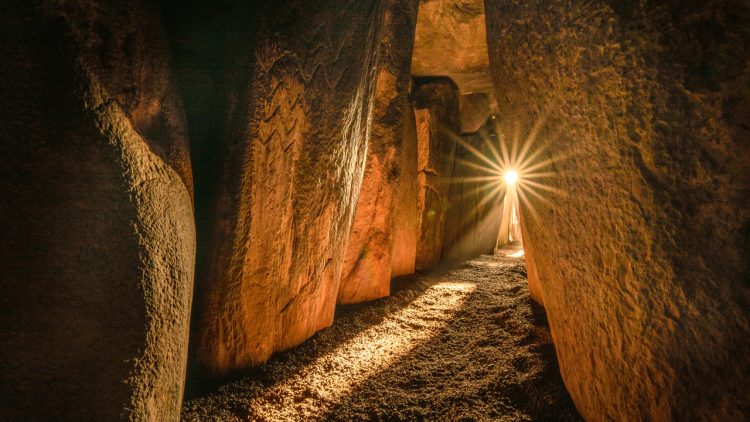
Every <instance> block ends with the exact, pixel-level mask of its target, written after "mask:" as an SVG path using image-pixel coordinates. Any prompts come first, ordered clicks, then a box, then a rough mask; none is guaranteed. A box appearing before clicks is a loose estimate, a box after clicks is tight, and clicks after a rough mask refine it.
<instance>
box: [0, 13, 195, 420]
mask: <svg viewBox="0 0 750 422" xmlns="http://www.w3.org/2000/svg"><path fill="white" fill-rule="evenodd" d="M3 12H4V15H3V19H2V22H0V39H2V43H0V49H1V51H0V54H1V55H2V57H3V59H2V60H0V197H1V198H2V200H1V201H0V221H2V222H3V225H4V226H3V229H2V230H1V231H0V232H2V233H1V234H0V256H2V265H0V310H2V311H0V344H1V345H2V346H0V419H3V420H120V419H131V420H159V421H169V420H174V421H176V420H178V419H179V413H180V407H181V402H182V392H183V385H184V381H185V365H186V359H187V345H188V343H187V342H188V325H189V321H188V320H189V316H190V301H191V295H192V287H193V267H194V254H195V229H194V223H193V213H192V198H191V195H192V192H191V190H192V181H191V173H190V161H189V158H188V157H189V156H188V140H187V136H186V129H185V123H184V121H183V115H182V109H181V105H180V100H179V98H178V96H177V95H176V91H175V89H174V88H173V83H172V79H171V77H170V66H169V61H168V57H169V55H168V54H167V49H166V46H165V39H164V36H163V28H162V26H161V20H160V18H159V14H158V11H157V10H155V9H154V8H153V7H152V6H151V5H150V4H146V3H143V2H140V1H117V0H114V1H107V2H101V3H98V4H95V5H92V4H89V3H88V2H76V1H70V2H28V1H12V2H11V4H5V5H4V7H3Z"/></svg>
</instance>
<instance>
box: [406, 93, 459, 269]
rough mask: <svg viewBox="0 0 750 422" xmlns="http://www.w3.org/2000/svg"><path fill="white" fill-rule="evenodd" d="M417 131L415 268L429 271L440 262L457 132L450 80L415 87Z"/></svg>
mask: <svg viewBox="0 0 750 422" xmlns="http://www.w3.org/2000/svg"><path fill="white" fill-rule="evenodd" d="M412 96H413V103H414V109H415V116H416V130H417V132H416V133H417V149H418V154H417V159H418V163H417V169H418V173H417V183H418V194H417V215H418V218H419V221H418V229H417V233H418V236H419V237H418V241H417V259H416V268H417V269H418V270H428V269H431V268H435V266H437V264H438V263H439V262H440V252H441V249H442V245H443V232H444V228H445V211H446V209H447V207H448V189H449V186H450V185H449V183H448V181H449V179H450V175H451V171H452V170H453V159H454V153H455V150H456V142H455V140H454V138H453V137H454V136H456V133H458V101H457V99H456V87H455V85H454V84H453V82H452V81H450V80H449V79H430V80H429V81H426V82H423V83H422V84H420V85H419V86H418V87H416V88H415V90H414V92H413V94H412Z"/></svg>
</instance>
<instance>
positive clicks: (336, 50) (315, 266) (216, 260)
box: [191, 0, 383, 376]
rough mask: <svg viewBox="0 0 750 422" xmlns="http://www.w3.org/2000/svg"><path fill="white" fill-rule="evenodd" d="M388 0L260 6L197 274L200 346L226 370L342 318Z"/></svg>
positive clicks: (202, 358) (241, 52)
mask: <svg viewBox="0 0 750 422" xmlns="http://www.w3.org/2000/svg"><path fill="white" fill-rule="evenodd" d="M382 12H383V10H382V7H381V2H377V1H359V0H357V1H354V0H352V1H345V2H319V3H317V2H316V3H311V2H306V1H288V2H281V3H273V4H271V3H269V4H266V5H263V6H260V7H256V8H255V9H254V10H253V13H254V14H255V18H249V19H247V20H245V21H244V22H239V25H240V26H241V27H244V28H248V27H249V28H252V29H253V33H252V34H250V35H249V36H248V40H249V41H248V42H247V43H246V44H242V42H244V41H242V42H240V43H239V45H237V47H236V48H235V50H233V52H232V54H233V55H234V56H233V57H240V58H241V57H247V58H249V63H248V66H245V65H244V63H242V61H239V62H238V63H229V64H228V65H227V66H228V68H227V69H226V70H225V72H226V74H228V75H229V81H230V82H228V83H230V88H229V92H230V93H229V95H228V101H227V104H226V105H225V107H226V109H227V110H228V116H227V123H226V126H225V127H226V128H227V130H226V138H225V140H224V141H223V142H224V145H223V146H222V150H221V151H220V152H219V157H220V159H219V161H218V162H219V163H221V164H220V165H219V166H218V168H217V170H218V171H219V172H220V173H221V176H219V177H218V182H217V183H218V187H217V188H216V193H215V196H214V197H215V201H216V208H215V210H214V211H213V214H212V217H210V224H211V228H210V234H209V235H208V236H207V237H208V241H207V247H206V249H205V250H204V252H205V253H204V254H203V257H202V258H203V259H205V260H206V263H205V267H204V268H203V269H202V273H200V274H198V278H199V279H198V284H199V286H200V290H199V292H200V297H197V298H196V300H197V301H199V302H198V303H197V304H196V309H195V313H196V322H195V334H194V335H193V336H192V340H191V341H193V343H194V348H193V351H194V355H193V356H194V359H195V363H196V366H197V368H199V370H200V371H201V373H203V374H205V375H209V376H221V375H224V374H227V373H228V372H230V371H233V370H237V369H240V368H246V367H249V366H253V365H258V364H261V363H263V362H264V361H265V360H266V359H268V357H269V356H270V355H271V354H272V353H273V352H274V351H277V350H284V349H287V348H289V347H292V346H295V345H297V344H299V343H301V342H302V341H303V340H305V339H306V338H308V337H309V336H311V335H312V334H314V333H315V332H316V331H318V330H320V329H321V328H323V327H326V326H328V325H330V324H331V323H332V321H333V312H334V308H335V302H336V296H337V293H338V283H339V277H340V273H341V269H342V263H343V257H344V253H345V247H346V241H347V238H348V236H349V232H350V228H351V222H352V218H353V214H354V209H355V205H356V202H357V198H358V193H359V186H360V183H361V181H362V173H363V170H364V163H365V153H366V147H367V137H368V131H369V127H370V120H371V109H372V103H373V96H374V88H375V87H374V85H375V80H376V75H375V74H374V71H375V69H376V68H377V66H376V65H377V51H378V48H377V47H378V45H379V41H380V40H379V39H380V33H379V30H380V27H381V23H382V14H383V13H382Z"/></svg>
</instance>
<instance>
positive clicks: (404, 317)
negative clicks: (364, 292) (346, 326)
mask: <svg viewBox="0 0 750 422" xmlns="http://www.w3.org/2000/svg"><path fill="white" fill-rule="evenodd" d="M475 289H476V285H475V284H474V283H461V282H447V281H446V282H441V283H437V284H435V285H432V286H430V287H429V288H428V289H427V290H426V291H425V292H424V293H423V294H422V295H420V296H419V297H418V298H417V299H415V300H414V301H413V302H412V303H411V304H409V306H407V307H405V308H403V309H401V310H399V311H397V312H395V313H393V314H391V315H389V316H388V317H386V318H385V319H384V320H383V321H382V322H381V323H379V324H378V325H375V326H373V327H371V328H369V329H367V330H365V331H363V332H362V333H360V334H358V335H357V336H356V337H354V338H352V339H351V340H349V341H347V342H346V343H344V344H342V345H341V346H339V347H338V348H337V349H336V350H334V351H333V352H331V353H328V354H326V355H323V356H321V357H320V358H318V359H316V360H315V361H313V362H312V363H311V364H310V365H308V366H307V368H306V369H305V370H304V371H302V372H301V373H300V374H298V375H297V376H295V377H292V378H290V379H288V380H285V381H284V382H282V383H280V384H276V385H274V386H273V387H271V391H272V395H273V396H275V397H277V398H278V400H277V401H275V402H274V403H273V404H270V403H269V402H268V400H259V399H255V400H253V401H251V402H250V404H249V406H250V408H251V412H252V414H253V415H255V416H256V417H258V418H259V419H261V420H266V419H268V420H284V419H291V418H294V416H295V413H293V412H294V410H292V409H293V407H294V406H295V405H297V406H299V401H300V400H303V401H310V406H309V408H308V409H307V410H308V411H309V412H310V413H309V414H314V413H317V411H320V410H322V409H320V408H319V407H316V406H315V405H314V404H313V403H312V402H313V401H320V400H322V401H326V402H329V403H331V402H336V401H339V400H341V399H342V398H344V397H345V396H347V395H348V394H349V393H350V392H351V391H352V389H353V388H355V387H356V386H357V385H358V384H360V383H362V382H364V381H366V380H367V379H369V378H370V377H372V376H373V375H375V374H377V373H378V372H380V371H382V370H384V369H386V368H387V367H388V366H389V365H390V364H391V363H392V362H394V361H396V360H397V359H398V358H400V357H402V356H404V355H406V354H408V353H409V352H410V351H411V350H413V349H414V348H416V347H418V346H419V345H420V344H423V343H424V342H426V341H428V340H430V339H431V338H432V337H433V336H434V335H436V334H437V333H438V332H439V331H440V329H441V328H443V327H444V326H445V325H446V324H447V323H448V322H449V321H450V320H451V317H452V316H453V314H454V313H455V312H456V311H457V310H459V309H460V308H461V306H462V304H463V302H464V301H465V299H466V298H467V297H468V296H469V295H470V294H471V293H472V292H474V290H475ZM425 307H430V308H433V309H437V310H438V311H439V312H436V313H434V314H433V315H434V318H433V319H431V320H429V321H425V320H424V319H420V318H418V316H419V315H420V314H422V313H423V308H425ZM321 373H323V374H324V375H321ZM296 386H306V387H307V392H308V394H307V397H305V398H300V397H295V395H294V394H293V393H292V392H293V391H295V390H298V388H295V387H296ZM303 404H304V403H303ZM318 416H322V415H318Z"/></svg>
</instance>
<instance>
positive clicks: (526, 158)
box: [447, 114, 567, 219]
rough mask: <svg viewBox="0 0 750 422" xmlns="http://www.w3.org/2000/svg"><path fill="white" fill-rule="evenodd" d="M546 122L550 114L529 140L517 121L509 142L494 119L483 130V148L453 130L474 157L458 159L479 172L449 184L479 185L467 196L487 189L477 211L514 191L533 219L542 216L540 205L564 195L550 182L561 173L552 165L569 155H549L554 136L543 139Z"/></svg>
mask: <svg viewBox="0 0 750 422" xmlns="http://www.w3.org/2000/svg"><path fill="white" fill-rule="evenodd" d="M546 122H547V116H546V114H543V115H541V116H540V117H539V118H538V119H537V120H536V121H535V122H534V124H533V125H532V127H531V129H530V130H529V131H528V135H527V136H526V137H525V139H521V138H522V137H521V133H522V130H521V127H520V125H519V124H517V123H516V124H514V125H513V129H512V134H511V136H510V138H509V139H510V142H508V137H505V136H502V131H501V130H500V123H499V122H498V120H497V119H493V123H494V125H493V126H491V127H490V128H489V129H486V128H483V129H482V130H480V132H479V136H480V137H481V138H482V140H483V145H482V146H481V147H479V148H478V147H477V146H475V145H472V144H470V143H469V142H467V141H466V140H464V139H462V138H461V136H459V135H456V134H454V133H450V135H451V137H452V139H454V140H455V142H456V143H457V144H458V145H460V146H461V147H463V148H464V149H466V150H467V151H468V152H469V153H470V155H469V157H470V159H461V158H456V161H457V162H458V163H459V164H460V165H463V166H465V167H467V168H470V169H472V170H474V171H475V172H474V174H475V175H473V176H466V177H455V178H452V179H450V180H449V181H447V183H450V184H457V183H475V184H477V186H476V187H472V189H470V190H468V191H466V192H464V193H463V194H462V196H464V197H465V196H468V195H474V194H476V193H477V192H483V193H482V195H483V198H482V200H481V201H479V203H477V204H476V205H475V207H474V210H473V211H478V210H480V209H481V208H482V207H484V206H486V204H488V203H490V202H491V201H493V200H496V201H500V200H501V199H502V198H503V197H505V196H506V195H510V194H511V193H512V194H513V196H514V197H517V198H518V201H519V203H520V204H521V206H522V207H523V208H524V209H526V210H528V212H529V217H530V218H534V219H537V218H539V213H538V206H541V205H544V206H550V205H551V203H552V202H551V201H550V196H552V195H564V192H563V191H562V190H560V189H559V188H556V187H554V186H552V185H550V184H549V183H548V182H549V181H550V179H552V178H554V177H555V176H557V172H555V171H553V170H552V168H551V167H552V165H553V164H554V163H556V162H558V161H561V160H563V159H565V158H567V157H563V156H553V155H551V154H549V152H548V148H549V146H550V142H553V141H554V139H541V140H540V136H541V134H542V130H543V129H544V126H545V124H546ZM493 129H494V136H492V135H493V134H492V132H493ZM480 148H481V150H480ZM476 172H479V173H478V174H477V173H476ZM532 201H535V202H537V206H534V204H533V203H532Z"/></svg>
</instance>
